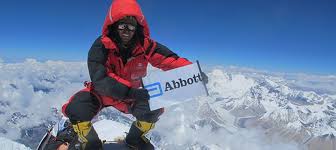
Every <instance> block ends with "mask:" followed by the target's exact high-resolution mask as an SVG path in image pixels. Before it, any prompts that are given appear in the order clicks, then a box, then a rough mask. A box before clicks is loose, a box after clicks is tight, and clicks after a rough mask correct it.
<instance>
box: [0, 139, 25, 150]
mask: <svg viewBox="0 0 336 150" xmlns="http://www.w3.org/2000/svg"><path fill="white" fill-rule="evenodd" d="M0 147H1V149H3V150H30V148H28V147H26V146H24V145H23V144H19V143H17V142H14V141H12V140H9V139H6V138H3V137H0Z"/></svg>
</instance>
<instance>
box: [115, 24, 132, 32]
mask: <svg viewBox="0 0 336 150" xmlns="http://www.w3.org/2000/svg"><path fill="white" fill-rule="evenodd" d="M126 28H127V30H129V31H135V29H136V27H135V26H134V25H131V24H127V23H121V24H118V30H126Z"/></svg>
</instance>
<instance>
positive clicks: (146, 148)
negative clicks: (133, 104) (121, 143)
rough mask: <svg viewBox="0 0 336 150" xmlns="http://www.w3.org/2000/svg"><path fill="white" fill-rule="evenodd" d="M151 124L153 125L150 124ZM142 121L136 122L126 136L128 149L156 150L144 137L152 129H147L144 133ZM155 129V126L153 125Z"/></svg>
mask: <svg viewBox="0 0 336 150" xmlns="http://www.w3.org/2000/svg"><path fill="white" fill-rule="evenodd" d="M148 124H151V123H148ZM141 127H142V125H141V121H135V122H133V123H132V126H131V128H130V130H129V133H128V134H127V136H126V139H125V143H126V145H127V146H128V147H130V148H132V149H136V150H154V146H153V145H152V144H151V143H150V141H149V140H148V139H147V138H146V137H145V136H144V134H145V133H147V132H148V131H149V130H150V129H152V127H149V128H146V131H145V132H144V131H142V130H144V129H145V128H141ZM153 127H154V124H153Z"/></svg>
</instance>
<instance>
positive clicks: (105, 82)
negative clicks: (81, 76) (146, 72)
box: [88, 37, 131, 100]
mask: <svg viewBox="0 0 336 150" xmlns="http://www.w3.org/2000/svg"><path fill="white" fill-rule="evenodd" d="M107 57H108V49H106V48H105V47H104V45H103V43H102V42H101V38H100V37H99V38H98V39H97V40H96V41H95V42H94V43H93V45H92V47H91V49H90V51H89V54H88V69H89V73H90V78H91V81H92V84H93V87H94V90H95V91H96V92H97V93H98V94H100V95H103V96H109V97H112V98H115V99H119V100H122V99H124V98H125V97H126V95H127V93H128V91H129V89H130V86H131V84H130V83H129V82H128V81H127V80H125V79H123V78H121V77H119V76H117V75H116V74H114V73H108V74H107V68H106V67H105V63H106V61H107Z"/></svg>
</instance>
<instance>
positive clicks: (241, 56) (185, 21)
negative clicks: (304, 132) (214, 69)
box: [0, 0, 336, 74]
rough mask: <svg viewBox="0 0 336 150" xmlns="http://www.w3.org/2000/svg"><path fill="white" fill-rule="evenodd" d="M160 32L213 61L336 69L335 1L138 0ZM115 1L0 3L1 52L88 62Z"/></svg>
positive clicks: (172, 44)
mask: <svg viewBox="0 0 336 150" xmlns="http://www.w3.org/2000/svg"><path fill="white" fill-rule="evenodd" d="M138 2H139V3H140V5H141V7H142V10H143V12H144V14H145V16H146V18H147V21H148V23H149V25H150V29H151V36H152V38H153V39H155V40H157V41H159V42H161V43H163V44H165V45H166V46H168V47H169V48H170V49H172V50H173V51H175V52H176V53H178V54H179V55H180V56H183V57H186V58H189V59H191V60H196V59H198V60H200V61H201V63H202V62H203V64H208V65H224V66H228V65H236V66H242V67H252V68H257V69H263V70H270V71H280V72H305V73H318V74H336V69H335V68H336V67H335V66H336V1H334V0H231V1H226V0H217V1H214V0H208V1H201V0H179V1H177V0H169V1H162V0H138ZM110 3H111V1H109V0H86V1H82V0H70V1H69V0H57V1H45V0H31V1H22V0H20V1H19V0H11V1H1V2H0V19H1V26H0V27H1V28H0V58H2V59H4V60H5V61H8V62H10V61H22V60H24V59H25V58H35V59H38V60H42V61H44V60H65V61H78V60H80V61H85V60H86V57H87V51H88V49H89V48H90V46H91V44H92V42H93V41H94V40H95V38H96V37H97V36H99V34H100V32H101V27H102V24H103V22H104V19H105V15H106V12H107V10H108V8H109V4H110Z"/></svg>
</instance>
